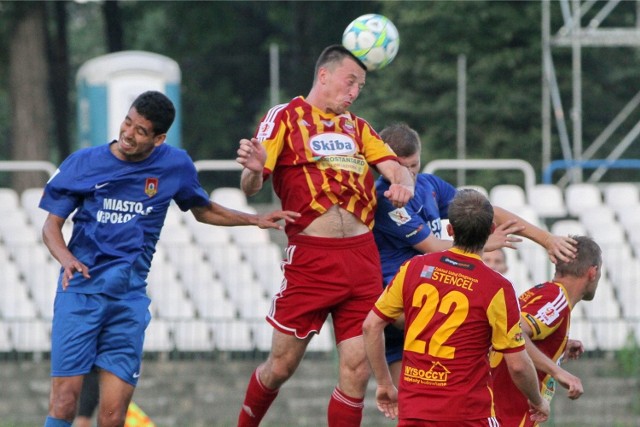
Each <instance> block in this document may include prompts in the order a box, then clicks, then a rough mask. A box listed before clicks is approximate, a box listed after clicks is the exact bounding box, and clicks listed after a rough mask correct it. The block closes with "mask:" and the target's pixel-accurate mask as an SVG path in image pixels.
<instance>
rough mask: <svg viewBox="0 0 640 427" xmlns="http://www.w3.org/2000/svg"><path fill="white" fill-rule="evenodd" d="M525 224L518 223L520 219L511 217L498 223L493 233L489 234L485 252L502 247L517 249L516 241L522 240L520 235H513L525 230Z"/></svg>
mask: <svg viewBox="0 0 640 427" xmlns="http://www.w3.org/2000/svg"><path fill="white" fill-rule="evenodd" d="M524 228H525V227H524V225H518V221H517V220H515V219H510V220H509V221H505V222H503V223H502V224H500V225H498V226H497V227H496V228H495V229H494V230H493V233H491V234H490V235H489V238H488V239H487V243H486V244H485V245H484V250H485V252H491V251H495V250H496V249H500V248H510V249H517V248H516V246H515V245H514V243H518V242H522V239H521V238H520V237H515V236H512V234H514V233H518V232H520V231H522V230H524Z"/></svg>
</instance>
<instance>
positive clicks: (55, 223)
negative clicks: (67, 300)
mask: <svg viewBox="0 0 640 427" xmlns="http://www.w3.org/2000/svg"><path fill="white" fill-rule="evenodd" d="M64 222H65V219H64V218H61V217H59V216H57V215H54V214H51V213H50V214H49V215H47V218H46V219H45V221H44V225H43V226H42V241H43V242H44V244H45V246H46V247H47V249H49V252H50V253H51V255H52V256H53V257H54V258H55V259H56V260H57V261H58V262H59V263H60V265H61V266H62V268H63V269H64V273H63V276H62V288H63V289H67V287H68V286H69V280H71V278H72V277H73V275H74V273H75V272H77V271H78V272H80V273H81V274H82V275H83V276H84V277H85V278H87V279H88V278H89V277H91V276H89V268H88V267H87V266H86V265H84V264H83V263H81V262H80V261H78V259H77V258H76V257H75V256H74V255H73V254H72V253H71V251H70V250H69V248H68V247H67V244H66V242H65V241H64V236H63V235H62V226H63V225H64Z"/></svg>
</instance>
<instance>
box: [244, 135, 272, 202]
mask: <svg viewBox="0 0 640 427" xmlns="http://www.w3.org/2000/svg"><path fill="white" fill-rule="evenodd" d="M237 154H238V157H237V158H236V161H237V162H238V163H239V164H241V165H242V166H243V167H244V169H243V170H242V176H241V177H240V187H241V188H242V191H244V193H245V194H246V195H248V196H253V195H254V194H256V193H257V192H258V191H260V189H261V188H262V184H263V178H262V170H263V168H264V163H265V161H266V160H267V152H266V150H265V149H264V147H263V146H262V144H260V142H259V141H258V140H257V139H256V138H252V139H251V140H248V139H241V140H240V146H239V147H238V151H237Z"/></svg>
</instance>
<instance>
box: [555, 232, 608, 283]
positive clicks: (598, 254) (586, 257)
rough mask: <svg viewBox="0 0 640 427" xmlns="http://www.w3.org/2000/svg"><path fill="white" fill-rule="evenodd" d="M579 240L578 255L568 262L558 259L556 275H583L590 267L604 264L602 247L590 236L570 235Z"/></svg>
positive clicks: (577, 245)
mask: <svg viewBox="0 0 640 427" xmlns="http://www.w3.org/2000/svg"><path fill="white" fill-rule="evenodd" d="M569 237H571V238H572V239H573V240H575V241H576V242H577V244H576V249H577V253H576V257H575V258H574V259H572V260H570V261H568V262H565V261H562V260H560V259H558V262H557V263H556V275H557V276H560V277H563V276H574V277H580V276H583V275H584V274H585V273H586V272H587V270H588V269H589V267H593V266H596V267H598V268H600V266H601V265H602V249H600V246H598V244H597V243H596V242H595V240H593V239H592V238H591V237H588V236H569Z"/></svg>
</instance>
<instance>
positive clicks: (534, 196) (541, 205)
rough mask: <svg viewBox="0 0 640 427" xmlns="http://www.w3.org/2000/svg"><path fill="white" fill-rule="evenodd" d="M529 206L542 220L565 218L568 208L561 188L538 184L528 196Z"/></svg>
mask: <svg viewBox="0 0 640 427" xmlns="http://www.w3.org/2000/svg"><path fill="white" fill-rule="evenodd" d="M527 199H528V204H529V206H531V207H532V208H533V209H534V210H535V211H536V213H537V214H538V216H539V217H541V218H563V217H565V216H567V207H566V206H565V204H564V197H563V195H562V190H561V189H560V187H558V186H556V185H553V184H536V185H534V186H533V188H531V190H530V191H529V193H528V194H527Z"/></svg>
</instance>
